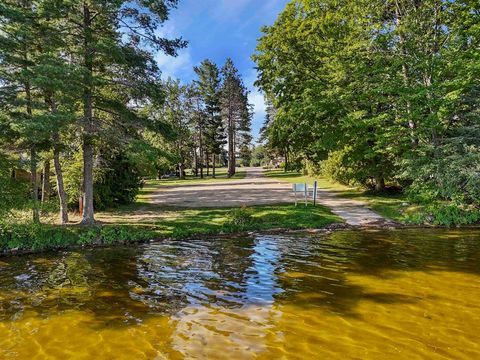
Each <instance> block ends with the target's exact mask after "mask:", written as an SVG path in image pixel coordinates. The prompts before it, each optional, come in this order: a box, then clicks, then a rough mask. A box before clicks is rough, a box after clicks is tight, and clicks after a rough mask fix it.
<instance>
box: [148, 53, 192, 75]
mask: <svg viewBox="0 0 480 360" xmlns="http://www.w3.org/2000/svg"><path fill="white" fill-rule="evenodd" d="M156 61H157V64H158V66H159V68H160V70H161V71H162V78H163V79H167V78H168V77H171V78H179V77H180V74H185V73H190V72H192V71H193V70H192V69H193V62H192V56H191V54H190V50H189V49H188V48H186V49H182V50H180V51H179V53H178V56H177V57H173V56H168V55H165V54H164V53H161V52H159V53H158V54H157V56H156ZM182 77H183V76H182Z"/></svg>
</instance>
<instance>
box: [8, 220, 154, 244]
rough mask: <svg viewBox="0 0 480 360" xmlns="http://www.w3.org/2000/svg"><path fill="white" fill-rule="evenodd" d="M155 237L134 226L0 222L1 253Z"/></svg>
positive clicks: (142, 239) (122, 241)
mask: <svg viewBox="0 0 480 360" xmlns="http://www.w3.org/2000/svg"><path fill="white" fill-rule="evenodd" d="M155 237H156V234H155V233H154V232H153V231H151V230H149V229H148V228H141V227H136V226H120V225H108V226H92V227H82V226H80V227H79V226H54V225H45V224H8V223H0V250H4V251H6V250H24V251H41V250H47V249H59V248H65V247H71V246H85V245H112V244H117V243H126V242H141V241H146V240H151V239H154V238H155Z"/></svg>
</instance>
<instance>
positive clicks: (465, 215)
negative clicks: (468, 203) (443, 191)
mask: <svg viewBox="0 0 480 360" xmlns="http://www.w3.org/2000/svg"><path fill="white" fill-rule="evenodd" d="M406 221H407V222H408V223H413V224H432V225H440V226H453V225H472V224H477V223H478V222H480V210H479V209H475V208H468V207H465V206H462V205H460V206H458V205H456V204H444V203H436V204H433V205H429V206H426V207H425V208H424V209H422V211H421V212H416V213H414V214H410V215H407V217H406Z"/></svg>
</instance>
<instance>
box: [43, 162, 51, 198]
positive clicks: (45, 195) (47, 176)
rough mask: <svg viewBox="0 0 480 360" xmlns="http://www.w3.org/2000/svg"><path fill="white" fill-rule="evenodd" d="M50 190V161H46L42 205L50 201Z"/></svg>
mask: <svg viewBox="0 0 480 360" xmlns="http://www.w3.org/2000/svg"><path fill="white" fill-rule="evenodd" d="M50 190H51V189H50V160H45V162H44V164H43V177H42V203H43V202H47V201H48V200H49V198H50Z"/></svg>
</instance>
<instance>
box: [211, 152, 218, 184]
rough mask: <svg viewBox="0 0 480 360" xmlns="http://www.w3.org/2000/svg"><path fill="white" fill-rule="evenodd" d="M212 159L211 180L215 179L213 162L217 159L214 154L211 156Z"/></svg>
mask: <svg viewBox="0 0 480 360" xmlns="http://www.w3.org/2000/svg"><path fill="white" fill-rule="evenodd" d="M212 157H213V159H212V178H214V179H215V167H216V165H215V160H216V159H217V157H216V156H215V154H212Z"/></svg>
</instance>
